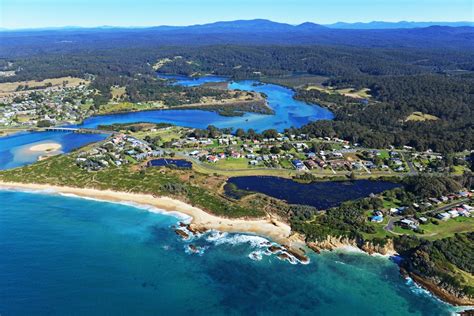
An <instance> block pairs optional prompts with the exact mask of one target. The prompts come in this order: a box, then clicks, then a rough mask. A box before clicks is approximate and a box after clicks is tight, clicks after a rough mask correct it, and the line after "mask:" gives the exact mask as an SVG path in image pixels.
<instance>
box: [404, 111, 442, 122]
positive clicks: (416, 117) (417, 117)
mask: <svg viewBox="0 0 474 316" xmlns="http://www.w3.org/2000/svg"><path fill="white" fill-rule="evenodd" d="M405 120H406V121H414V122H424V121H436V120H439V118H438V117H436V116H434V115H431V114H425V113H422V112H413V113H412V114H410V115H409V116H408V117H407V118H406V119H405Z"/></svg>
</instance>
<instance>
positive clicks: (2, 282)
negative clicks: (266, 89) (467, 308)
mask: <svg viewBox="0 0 474 316" xmlns="http://www.w3.org/2000/svg"><path fill="white" fill-rule="evenodd" d="M0 203H1V204H0V205H1V206H0V314H2V315H70V314H79V315H104V314H107V315H116V314H121V315H125V314H133V315H140V314H141V315H166V314H173V315H175V314H177V315H203V314H206V315H223V314H226V315H238V314H245V315H386V316H388V315H397V316H398V315H427V316H428V315H430V316H432V315H449V314H450V313H451V308H450V307H449V306H448V305H446V304H444V303H441V302H440V301H438V300H436V299H434V298H432V297H431V296H429V295H428V294H426V292H424V291H422V290H420V289H419V288H417V287H415V286H413V285H412V284H409V283H407V281H406V280H404V279H402V278H401V277H400V275H399V273H398V269H397V266H396V265H395V264H394V263H392V262H391V261H389V260H387V259H385V258H381V257H370V256H367V255H364V254H358V253H344V252H333V253H325V254H323V255H312V256H311V262H310V264H308V265H301V264H299V265H291V264H289V263H287V262H282V261H280V260H279V259H277V258H276V257H275V256H266V255H263V256H262V257H263V258H262V260H260V261H255V260H251V259H250V258H249V254H250V253H251V252H253V251H263V249H260V248H259V247H258V245H259V242H261V241H262V239H261V238H260V237H257V236H249V235H242V234H217V233H212V234H208V235H205V236H202V237H200V238H198V239H196V240H193V241H191V243H193V244H195V245H199V246H201V247H203V249H204V253H203V254H202V255H196V254H189V253H188V252H187V251H186V248H187V245H188V244H189V242H186V241H182V240H180V238H178V236H177V235H176V234H175V233H174V232H173V230H172V229H171V226H172V225H174V224H175V223H176V222H177V220H178V219H177V218H176V217H172V216H168V215H162V214H156V213H152V212H150V211H148V210H145V209H140V208H136V207H132V206H128V205H121V204H113V203H106V202H99V201H93V200H85V199H79V198H74V197H63V196H57V195H48V194H32V193H26V192H16V191H0Z"/></svg>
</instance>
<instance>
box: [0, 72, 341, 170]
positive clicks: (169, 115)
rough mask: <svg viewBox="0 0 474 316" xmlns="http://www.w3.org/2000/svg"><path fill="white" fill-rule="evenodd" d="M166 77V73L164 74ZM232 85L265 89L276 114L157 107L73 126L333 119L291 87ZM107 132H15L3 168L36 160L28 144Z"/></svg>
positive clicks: (245, 124)
mask: <svg viewBox="0 0 474 316" xmlns="http://www.w3.org/2000/svg"><path fill="white" fill-rule="evenodd" d="M162 77H163V76H162ZM166 78H168V79H173V80H176V81H175V82H174V83H173V84H180V85H184V86H196V85H201V84H203V83H206V82H222V81H226V80H227V79H226V78H223V77H216V76H205V77H200V78H188V77H180V76H166ZM229 87H230V88H231V89H241V90H247V91H257V92H262V93H265V94H266V95H267V97H268V104H269V106H270V107H271V108H272V109H273V110H274V112H275V113H274V115H263V114H257V113H245V114H244V115H243V116H233V117H228V116H221V115H219V114H218V113H216V112H212V111H203V110H153V111H142V112H131V113H117V114H110V115H100V116H93V117H90V118H88V119H86V120H85V121H84V122H83V123H82V124H78V125H71V126H70V127H80V128H92V129H94V128H97V127H98V126H99V125H110V124H115V123H134V122H150V123H170V124H173V125H178V126H184V127H192V128H207V126H209V125H214V126H216V127H218V128H234V129H237V128H243V129H245V130H248V129H250V128H252V129H254V130H256V131H257V132H262V131H263V130H266V129H277V130H278V131H283V130H284V129H285V128H289V127H291V126H294V127H300V126H302V125H304V124H307V123H309V122H311V121H316V120H323V119H328V120H329V119H332V118H333V114H332V112H331V111H329V110H327V109H325V108H322V107H320V106H318V105H311V104H308V103H305V102H302V101H297V100H295V99H294V98H293V96H294V92H293V91H292V90H290V89H288V88H285V87H282V86H278V85H274V84H260V83H259V82H257V81H248V80H247V81H238V82H230V83H229ZM104 138H105V136H104V135H100V136H99V135H91V134H72V133H56V134H54V132H41V133H39V132H22V133H19V134H15V135H10V136H5V137H0V169H8V168H14V167H18V166H22V165H26V164H30V163H33V162H35V161H36V159H37V158H38V155H36V156H35V155H30V154H28V155H27V154H26V153H25V152H23V153H22V154H21V155H19V154H17V153H20V152H22V150H23V149H24V148H25V146H28V147H29V146H32V145H34V144H36V143H39V142H48V141H51V140H53V141H56V142H59V143H60V144H61V145H62V147H63V149H62V151H63V152H65V153H67V152H69V151H71V150H72V149H75V148H78V147H80V146H83V145H85V144H87V143H90V142H94V141H98V140H101V139H104Z"/></svg>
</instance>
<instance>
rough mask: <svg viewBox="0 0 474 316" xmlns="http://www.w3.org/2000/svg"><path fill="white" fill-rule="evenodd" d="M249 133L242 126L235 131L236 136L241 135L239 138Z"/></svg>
mask: <svg viewBox="0 0 474 316" xmlns="http://www.w3.org/2000/svg"><path fill="white" fill-rule="evenodd" d="M246 135H247V134H246V133H245V131H244V130H243V129H242V128H238V129H237V130H236V131H235V136H237V137H239V138H245V136H246Z"/></svg>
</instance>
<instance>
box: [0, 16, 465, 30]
mask: <svg viewBox="0 0 474 316" xmlns="http://www.w3.org/2000/svg"><path fill="white" fill-rule="evenodd" d="M430 26H449V27H462V26H470V27H474V22H469V21H459V22H410V21H400V22H384V21H372V22H354V23H347V22H337V23H332V24H317V23H313V22H304V23H302V24H298V25H292V24H287V23H280V22H273V21H270V20H265V19H254V20H235V21H222V22H214V23H206V24H196V25H188V26H168V25H160V26H145V27H137V26H130V27H124V26H108V25H104V26H97V27H82V26H62V27H42V28H25V29H8V28H0V31H10V32H24V31H58V30H88V29H90V30H117V29H138V30H140V29H154V30H161V31H176V30H185V29H188V30H199V31H212V32H216V31H224V30H225V31H229V30H233V31H239V30H244V29H248V28H259V31H272V32H274V31H282V30H285V31H287V30H289V29H293V30H315V29H322V28H331V29H352V30H377V29H379V30H381V29H410V28H426V27H430Z"/></svg>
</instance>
